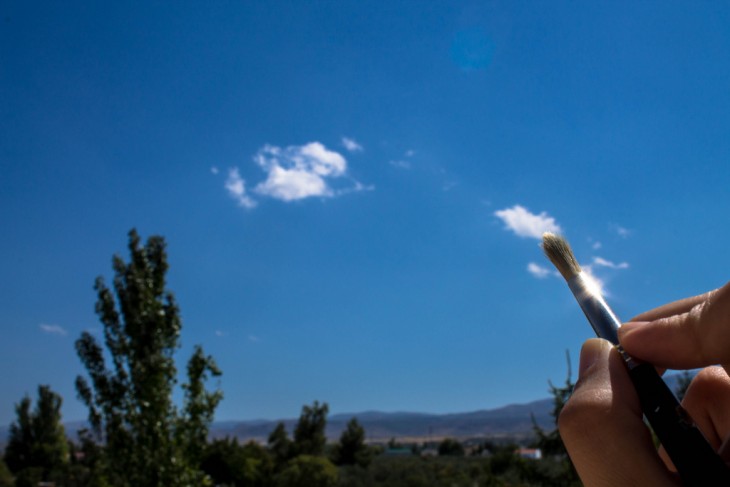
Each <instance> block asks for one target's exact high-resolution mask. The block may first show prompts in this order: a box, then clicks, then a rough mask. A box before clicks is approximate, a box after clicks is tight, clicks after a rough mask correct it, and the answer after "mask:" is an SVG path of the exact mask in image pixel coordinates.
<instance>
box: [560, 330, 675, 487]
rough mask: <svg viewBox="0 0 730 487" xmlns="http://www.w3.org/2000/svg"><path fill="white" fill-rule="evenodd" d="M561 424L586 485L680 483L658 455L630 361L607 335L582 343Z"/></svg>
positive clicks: (571, 454) (563, 435)
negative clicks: (575, 379)
mask: <svg viewBox="0 0 730 487" xmlns="http://www.w3.org/2000/svg"><path fill="white" fill-rule="evenodd" d="M558 427H559V429H560V435H561V437H562V438H563V442H564V443H565V446H566V448H567V450H568V453H569V454H570V457H571V459H572V460H573V464H574V465H575V467H576V470H577V471H578V474H579V475H580V477H581V480H582V481H583V483H584V484H585V485H590V486H615V485H642V486H659V485H661V486H665V485H680V484H679V482H678V479H677V477H676V476H675V475H673V474H671V473H670V472H669V471H668V470H667V468H666V467H665V465H664V463H663V462H662V460H661V459H660V458H659V455H658V454H657V451H656V449H655V447H654V444H653V442H652V439H651V435H650V434H649V431H648V429H647V428H646V426H645V425H644V421H643V415H642V412H641V407H640V405H639V399H638V397H637V396H636V393H635V391H634V388H633V384H632V382H631V379H630V378H629V375H628V372H627V370H626V366H625V365H624V363H623V361H622V359H621V357H620V355H619V354H618V352H617V351H616V350H615V348H614V347H613V346H612V345H611V344H610V343H609V342H607V341H605V340H600V339H592V340H588V341H587V342H586V343H585V344H584V345H583V350H582V351H581V361H580V372H579V378H578V382H577V383H576V385H575V390H574V391H573V395H572V396H571V398H570V400H569V401H568V403H567V404H566V405H565V407H564V408H563V411H562V412H561V414H560V417H559V418H558ZM617 465H621V468H616V466H617Z"/></svg>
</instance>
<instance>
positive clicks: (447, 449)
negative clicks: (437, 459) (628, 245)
mask: <svg viewBox="0 0 730 487" xmlns="http://www.w3.org/2000/svg"><path fill="white" fill-rule="evenodd" d="M438 451H439V455H440V456H451V457H463V456H464V446H463V445H462V444H461V443H460V442H458V441H456V440H454V439H452V438H444V439H443V441H442V442H441V443H439V449H438Z"/></svg>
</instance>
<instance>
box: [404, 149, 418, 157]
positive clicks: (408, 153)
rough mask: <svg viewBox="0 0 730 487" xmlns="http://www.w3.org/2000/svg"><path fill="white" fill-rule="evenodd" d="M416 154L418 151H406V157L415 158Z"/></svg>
mask: <svg viewBox="0 0 730 487" xmlns="http://www.w3.org/2000/svg"><path fill="white" fill-rule="evenodd" d="M415 154H416V151H414V150H413V149H408V150H407V151H406V154H405V156H406V157H413V156H414V155H415Z"/></svg>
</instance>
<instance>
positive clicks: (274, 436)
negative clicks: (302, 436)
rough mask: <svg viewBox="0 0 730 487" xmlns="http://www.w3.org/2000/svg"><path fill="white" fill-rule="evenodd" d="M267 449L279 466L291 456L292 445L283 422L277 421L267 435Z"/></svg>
mask: <svg viewBox="0 0 730 487" xmlns="http://www.w3.org/2000/svg"><path fill="white" fill-rule="evenodd" d="M268 446H269V451H270V452H271V454H272V455H273V457H274V461H275V462H276V464H277V466H279V467H281V466H283V465H284V464H285V463H286V462H288V461H289V460H291V458H292V457H293V452H294V447H293V444H292V441H291V440H290V439H289V435H288V434H287V432H286V426H284V423H282V422H279V424H277V425H276V428H274V430H273V431H272V432H271V434H270V435H269V441H268Z"/></svg>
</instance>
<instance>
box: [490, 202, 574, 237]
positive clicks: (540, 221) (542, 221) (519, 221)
mask: <svg viewBox="0 0 730 487" xmlns="http://www.w3.org/2000/svg"><path fill="white" fill-rule="evenodd" d="M494 215H495V216H496V217H497V218H499V219H500V220H502V221H503V222H504V224H505V229H506V230H511V231H512V232H514V233H515V234H516V235H518V236H520V237H528V238H535V239H538V240H540V239H542V234H543V233H545V232H552V233H562V229H561V228H560V225H558V224H557V223H556V222H555V218H553V217H551V216H549V215H548V214H547V213H546V212H544V211H543V212H542V213H540V214H538V215H536V214H534V213H531V212H530V210H528V209H527V208H525V207H523V206H520V205H515V206H513V207H512V208H505V209H504V210H498V211H495V212H494Z"/></svg>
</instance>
